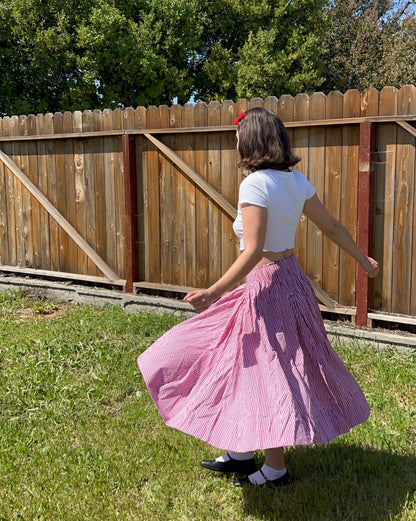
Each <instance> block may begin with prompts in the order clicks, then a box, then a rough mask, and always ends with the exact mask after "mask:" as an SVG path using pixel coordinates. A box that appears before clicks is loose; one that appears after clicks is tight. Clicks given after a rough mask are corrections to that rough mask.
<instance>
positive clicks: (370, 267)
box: [360, 257, 379, 279]
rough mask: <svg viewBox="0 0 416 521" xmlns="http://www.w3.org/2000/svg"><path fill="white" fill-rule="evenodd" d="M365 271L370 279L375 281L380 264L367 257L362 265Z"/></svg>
mask: <svg viewBox="0 0 416 521" xmlns="http://www.w3.org/2000/svg"><path fill="white" fill-rule="evenodd" d="M360 264H361V267H362V268H363V270H364V271H365V272H366V273H367V275H368V276H369V277H370V279H373V278H374V277H376V276H377V275H378V271H379V266H378V262H377V261H376V260H375V259H373V258H372V257H366V259H365V260H364V261H363V262H361V263H360Z"/></svg>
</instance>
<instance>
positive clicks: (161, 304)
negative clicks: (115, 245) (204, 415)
mask: <svg viewBox="0 0 416 521" xmlns="http://www.w3.org/2000/svg"><path fill="white" fill-rule="evenodd" d="M19 289H20V290H24V291H27V292H28V294H29V295H33V296H42V297H45V298H48V299H51V300H60V301H66V302H75V303H80V304H92V305H97V306H104V305H106V304H109V305H116V306H120V307H121V308H122V309H123V310H124V311H125V312H126V313H155V314H159V315H162V314H163V313H173V314H175V315H180V316H184V317H186V318H188V317H191V316H194V315H195V311H194V310H193V308H192V307H191V306H190V305H189V304H187V303H186V302H183V301H182V300H176V299H172V298H165V297H158V296H156V297H155V296H151V295H144V294H131V293H124V292H122V291H118V290H113V289H106V288H93V287H89V286H82V285H76V284H73V283H72V282H56V281H50V280H38V279H32V278H30V279H29V278H25V277H14V276H7V275H6V276H0V291H2V292H7V291H18V290H19ZM324 324H325V329H326V331H327V334H328V338H329V340H330V341H331V342H334V343H335V342H336V343H342V344H345V343H354V344H356V345H359V346H363V347H365V346H369V345H371V346H374V347H377V348H380V349H389V348H390V349H392V348H393V349H396V350H397V351H398V352H401V353H416V335H412V334H411V333H408V334H407V333H403V332H401V333H397V334H396V333H391V332H388V331H385V330H380V329H377V330H372V329H361V328H357V327H355V326H353V325H349V324H346V323H344V322H343V323H339V322H330V321H327V320H324Z"/></svg>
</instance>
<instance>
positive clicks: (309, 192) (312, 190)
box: [305, 179, 316, 201]
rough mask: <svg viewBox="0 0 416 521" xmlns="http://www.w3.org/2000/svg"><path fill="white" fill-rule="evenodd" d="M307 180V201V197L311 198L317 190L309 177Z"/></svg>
mask: <svg viewBox="0 0 416 521" xmlns="http://www.w3.org/2000/svg"><path fill="white" fill-rule="evenodd" d="M305 181H306V186H305V188H306V194H305V201H306V200H307V199H310V198H311V197H313V196H314V195H315V192H316V190H315V187H314V186H313V185H312V184H311V183H310V182H309V181H308V180H307V179H305Z"/></svg>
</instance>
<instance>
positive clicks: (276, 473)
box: [248, 463, 286, 485]
mask: <svg viewBox="0 0 416 521" xmlns="http://www.w3.org/2000/svg"><path fill="white" fill-rule="evenodd" d="M261 472H263V474H264V476H265V477H266V479H268V480H269V481H273V480H274V479H279V478H281V477H282V476H284V475H285V474H286V469H282V470H276V469H272V467H269V466H267V465H266V464H265V463H264V464H263V466H262V467H261ZM261 472H260V470H258V471H257V472H254V473H253V474H250V476H249V477H248V479H249V480H250V481H251V483H254V484H256V485H264V483H266V480H265V479H264V476H263V474H262V473H261Z"/></svg>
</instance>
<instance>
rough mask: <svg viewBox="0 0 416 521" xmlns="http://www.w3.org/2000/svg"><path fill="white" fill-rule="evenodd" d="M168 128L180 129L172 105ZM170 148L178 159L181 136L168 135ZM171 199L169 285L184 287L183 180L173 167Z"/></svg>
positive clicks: (178, 116)
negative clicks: (170, 277)
mask: <svg viewBox="0 0 416 521" xmlns="http://www.w3.org/2000/svg"><path fill="white" fill-rule="evenodd" d="M169 127H170V128H180V127H182V107H181V106H180V105H172V107H171V108H170V111H169ZM167 140H168V142H169V143H170V145H169V146H170V148H172V149H173V150H174V151H175V152H176V154H178V155H179V157H180V156H181V155H182V153H183V136H182V135H181V134H170V135H169V137H167ZM170 172H171V183H172V188H173V191H172V197H173V212H174V213H173V215H175V216H176V218H175V219H173V220H172V217H171V216H166V217H167V220H169V221H170V226H173V230H172V233H173V248H172V279H171V281H170V283H173V284H179V285H182V286H184V285H185V273H186V259H185V227H186V217H185V205H186V201H185V193H184V192H185V181H186V180H185V179H184V177H183V175H182V173H181V172H180V171H179V170H178V169H177V168H176V167H174V166H173V165H172V166H171V168H170Z"/></svg>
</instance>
